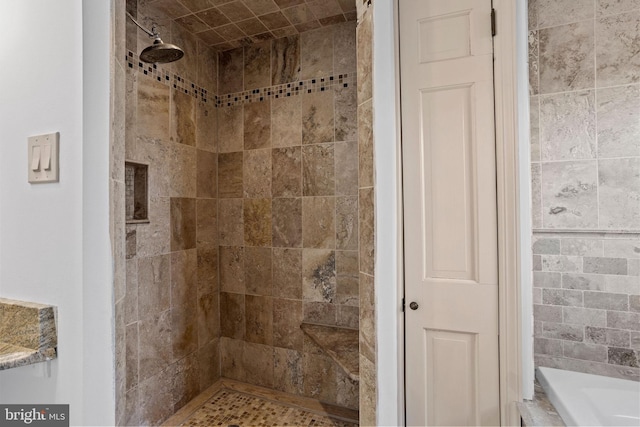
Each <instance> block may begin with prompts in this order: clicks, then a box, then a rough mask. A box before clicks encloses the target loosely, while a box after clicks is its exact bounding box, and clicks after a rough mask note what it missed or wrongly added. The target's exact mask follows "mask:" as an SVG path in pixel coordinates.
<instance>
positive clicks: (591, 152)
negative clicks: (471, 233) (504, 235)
mask: <svg viewBox="0 0 640 427" xmlns="http://www.w3.org/2000/svg"><path fill="white" fill-rule="evenodd" d="M529 28H530V33H529V60H530V95H531V98H530V99H531V148H532V151H531V159H532V163H531V171H532V196H533V215H532V218H533V228H534V233H533V234H534V235H533V253H534V256H533V257H534V258H533V266H534V272H533V286H534V290H533V292H534V293H533V300H534V336H535V339H534V353H535V363H536V366H548V367H557V368H562V369H569V370H577V371H582V372H588V373H594V374H600V375H607V376H613V377H620V378H627V379H634V380H640V85H638V82H639V81H640V66H639V65H640V64H639V63H638V58H637V54H636V53H637V51H638V49H640V30H639V28H640V3H639V2H637V1H619V0H586V1H574V0H563V1H557V0H530V1H529Z"/></svg>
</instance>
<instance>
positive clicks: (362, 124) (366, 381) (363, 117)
mask: <svg viewBox="0 0 640 427" xmlns="http://www.w3.org/2000/svg"><path fill="white" fill-rule="evenodd" d="M366 3H367V2H363V4H362V5H360V2H358V9H359V12H360V13H361V15H360V17H359V18H358V28H357V51H358V55H357V60H358V175H359V179H358V182H359V190H358V191H359V199H358V205H359V207H358V210H359V215H360V221H359V222H360V235H359V254H360V266H359V274H360V291H359V294H360V312H359V318H360V425H363V426H373V425H376V424H377V423H376V410H377V399H378V397H377V385H376V382H377V375H376V323H375V289H374V275H375V265H374V260H375V175H374V152H373V79H372V77H373V76H372V69H373V7H374V6H373V5H369V6H368V7H367V4H366Z"/></svg>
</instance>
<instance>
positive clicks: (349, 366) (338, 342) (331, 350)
mask: <svg viewBox="0 0 640 427" xmlns="http://www.w3.org/2000/svg"><path fill="white" fill-rule="evenodd" d="M300 329H302V330H303V331H304V333H305V334H307V336H309V338H311V339H312V340H313V342H315V343H316V344H317V345H318V346H319V347H320V348H322V350H324V352H325V353H327V355H328V356H329V357H331V359H333V360H334V361H335V362H336V363H337V364H338V366H340V367H341V368H342V369H343V370H344V372H345V373H346V374H347V375H348V376H349V378H351V379H352V380H353V381H359V380H360V369H359V364H360V362H359V353H358V343H359V332H358V330H357V329H350V328H344V327H337V326H325V325H315V324H312V323H303V324H301V325H300Z"/></svg>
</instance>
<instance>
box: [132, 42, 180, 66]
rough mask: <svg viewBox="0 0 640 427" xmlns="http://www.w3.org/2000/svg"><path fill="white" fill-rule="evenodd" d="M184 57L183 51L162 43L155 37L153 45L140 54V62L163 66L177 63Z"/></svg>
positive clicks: (172, 45)
mask: <svg viewBox="0 0 640 427" xmlns="http://www.w3.org/2000/svg"><path fill="white" fill-rule="evenodd" d="M183 56H184V51H183V50H182V49H180V48H179V47H178V46H176V45H174V44H171V43H164V42H163V41H162V40H161V39H160V37H156V39H155V40H154V41H153V44H152V45H151V46H149V47H147V48H145V49H144V50H143V51H142V52H140V60H141V61H143V62H148V63H152V64H164V63H167V62H173V61H177V60H178V59H180V58H182V57H183Z"/></svg>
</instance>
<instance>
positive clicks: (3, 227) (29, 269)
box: [0, 0, 113, 425]
mask: <svg viewBox="0 0 640 427" xmlns="http://www.w3.org/2000/svg"><path fill="white" fill-rule="evenodd" d="M86 3H87V5H88V7H87V9H88V10H89V11H91V10H96V8H98V9H100V5H96V3H108V2H95V1H93V2H89V1H87V2H86ZM91 3H94V4H93V5H92V4H91ZM103 9H104V7H103ZM108 10H109V8H108V5H107V8H106V14H105V15H104V16H103V17H100V18H97V19H96V18H93V19H94V21H89V22H87V24H88V27H89V28H91V27H94V24H95V28H93V30H94V33H99V32H102V33H104V34H102V35H99V36H97V37H94V39H93V41H92V42H97V41H98V40H106V41H107V43H106V45H104V46H101V48H102V49H106V55H108V49H109V45H108V34H109V33H108V23H109V13H108ZM103 13H104V11H103ZM105 20H106V21H105ZM105 22H106V26H105V25H104V24H105ZM105 29H106V30H105ZM82 31H83V2H82V1H81V0H56V1H51V0H2V1H1V2H0V40H3V41H4V43H3V44H4V46H3V52H2V54H1V55H0V82H2V85H3V88H2V95H0V129H1V130H2V134H1V136H0V296H1V297H5V298H13V299H20V300H27V301H35V302H39V303H47V304H53V305H55V306H57V307H58V318H57V320H58V359H56V360H54V361H52V362H50V365H49V364H48V363H42V364H38V365H32V366H27V367H22V368H16V369H10V370H6V371H2V372H0V402H3V403H68V404H70V405H71V407H70V411H71V422H72V424H74V425H78V424H87V423H86V422H85V419H95V418H92V417H89V416H87V417H86V418H85V412H86V413H93V412H96V413H98V414H102V415H101V419H102V421H103V424H104V425H108V424H113V421H112V418H113V411H112V407H113V404H112V402H111V401H112V400H113V398H109V397H108V396H107V397H106V399H107V400H106V401H103V402H102V404H103V405H104V407H106V409H104V408H102V407H99V406H97V405H87V406H86V407H85V405H84V399H83V394H87V395H89V394H92V393H94V392H96V391H97V392H98V393H99V394H100V395H101V396H103V395H104V393H103V392H102V391H101V390H103V389H106V390H107V391H109V390H112V388H113V387H112V385H110V384H109V382H110V381H111V382H112V380H108V379H107V380H106V381H105V377H109V376H111V377H112V372H113V366H112V356H109V353H112V350H111V348H112V344H111V341H112V337H111V336H109V335H108V331H109V330H110V328H111V327H110V324H111V317H112V309H111V308H110V307H111V301H110V300H109V301H101V302H99V303H97V304H96V301H92V299H91V297H88V298H87V296H88V295H89V293H91V292H95V293H96V295H99V296H101V297H104V295H110V291H109V290H108V289H110V286H111V285H110V283H111V269H110V266H108V265H109V262H110V261H109V258H106V259H105V257H104V253H102V254H101V256H96V257H94V258H95V259H93V264H91V263H89V262H88V261H85V256H84V255H85V253H91V252H92V249H91V248H84V249H83V220H84V215H83V211H84V209H85V208H86V206H85V201H84V200H83V175H84V178H85V180H88V181H89V184H90V185H91V184H95V182H97V181H100V180H101V179H102V180H104V183H107V182H108V181H107V180H108V174H107V173H105V165H106V168H107V170H108V156H106V157H104V156H103V158H101V159H99V160H98V162H96V163H95V164H92V165H86V166H83V159H84V157H89V156H90V155H91V154H92V153H94V152H95V150H96V149H97V148H98V147H99V146H100V144H105V143H106V144H108V120H109V119H108V117H109V116H108V105H109V104H108V87H109V86H108V83H109V82H108V70H106V72H107V80H106V81H104V79H100V81H93V82H92V83H91V84H92V85H94V86H93V87H94V88H102V90H101V91H96V93H97V95H98V96H97V97H96V98H95V99H93V100H92V102H93V103H95V104H93V105H87V106H86V107H87V111H91V110H92V109H93V108H97V110H98V111H104V110H105V108H104V105H105V102H106V111H107V114H106V117H105V118H104V120H106V123H107V125H106V129H107V133H106V135H105V134H104V133H105V132H104V129H105V127H104V126H100V125H99V123H98V121H95V122H94V123H93V124H94V125H97V126H96V131H95V133H94V136H95V137H96V138H95V139H94V140H91V141H89V140H85V139H83V120H84V118H85V115H84V114H83V56H82V53H83V52H82V48H83V33H82ZM100 44H101V45H102V42H101V43H100ZM101 65H102V66H106V67H108V61H107V63H106V65H105V64H104V63H103V64H101ZM105 88H106V91H107V92H106V93H107V97H106V99H105V98H104V92H105ZM87 117H91V114H87ZM56 131H59V132H60V182H59V183H53V184H40V185H31V184H29V183H28V182H27V168H26V165H27V158H26V156H27V149H26V144H27V137H28V136H30V135H37V134H41V133H49V132H56ZM106 147H108V145H107V146H106ZM106 152H107V153H108V151H106ZM88 167H90V168H92V169H93V171H94V172H92V171H91V169H85V168H88ZM83 172H84V173H83ZM102 174H104V175H102ZM101 175H102V176H101ZM92 179H93V182H92ZM92 189H94V190H96V194H94V196H95V198H97V199H103V200H106V201H107V203H108V192H107V191H106V190H105V188H101V187H100V186H96V185H94V186H93V187H92ZM105 197H106V199H105ZM103 204H104V203H103ZM107 206H108V205H107ZM85 226H86V227H88V228H87V230H85V233H91V232H92V231H95V232H94V233H92V235H94V236H96V238H97V239H100V240H98V241H96V242H94V243H95V244H96V245H98V246H100V247H104V242H103V241H101V240H102V239H104V238H105V230H106V238H107V240H106V244H107V245H108V209H107V210H106V211H104V212H100V213H98V214H97V215H96V217H95V218H93V222H91V221H90V222H89V223H87V224H85ZM105 227H106V228H105ZM100 230H101V231H100ZM83 251H84V252H83ZM85 262H87V265H93V266H94V267H96V271H95V274H100V275H102V276H103V277H101V283H100V284H99V286H98V287H96V288H95V289H88V286H87V289H85V286H84V282H83V263H85ZM105 265H107V266H108V267H107V268H106V269H105ZM89 284H90V283H87V285H89ZM94 284H95V283H94ZM87 292H89V293H87ZM85 299H88V302H89V303H88V304H86V305H85V304H84V300H85ZM87 326H94V327H96V330H95V333H96V334H98V335H102V334H104V331H105V330H106V331H107V336H104V337H103V338H104V339H100V340H96V342H94V343H92V346H89V345H88V344H86V343H85V342H84V340H83V335H84V334H85V330H84V328H85V327H87ZM104 353H107V355H106V356H105V355H104ZM95 360H97V361H98V362H97V363H94V361H95ZM48 365H49V366H48ZM48 368H50V369H48ZM95 369H101V370H103V371H106V372H107V375H106V376H105V375H102V376H100V377H97V382H94V383H91V384H88V383H85V382H84V381H83V378H84V375H85V372H84V371H85V370H95ZM109 373H111V374H109ZM111 394H112V393H111ZM110 409H111V412H112V413H111V414H109V413H108V411H109V410H110ZM110 417H111V418H110Z"/></svg>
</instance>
